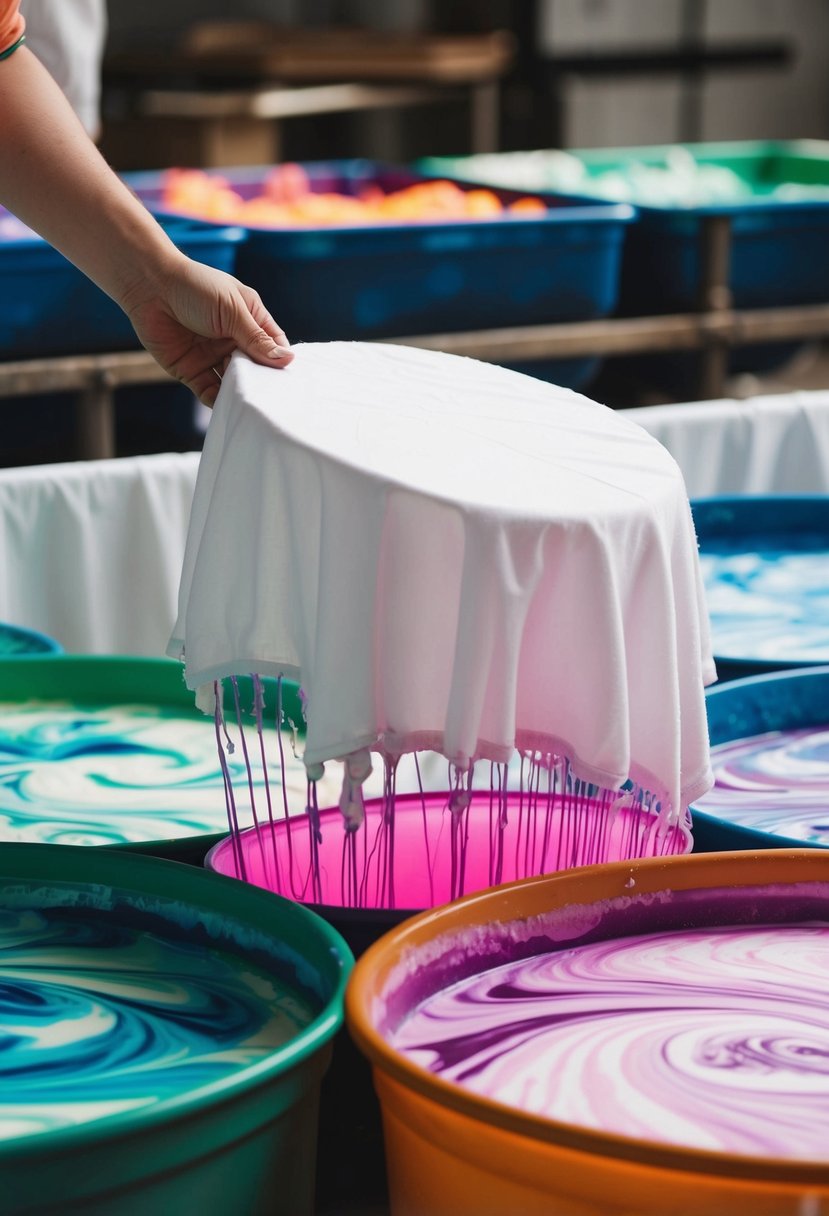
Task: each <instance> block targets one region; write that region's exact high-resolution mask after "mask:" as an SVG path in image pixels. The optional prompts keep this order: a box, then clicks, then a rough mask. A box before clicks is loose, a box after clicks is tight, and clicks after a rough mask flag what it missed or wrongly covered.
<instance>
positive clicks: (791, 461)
mask: <svg viewBox="0 0 829 1216" xmlns="http://www.w3.org/2000/svg"><path fill="white" fill-rule="evenodd" d="M625 417H626V418H630V419H631V420H632V421H634V422H638V423H639V424H640V425H641V426H643V427H645V429H646V430H647V431H648V432H649V433H650V434H651V435H653V436H654V438H656V439H658V440H659V442H660V443H662V444H664V445H665V447H666V448H667V449H668V451H669V452H670V453H671V455H672V456H673V458H674V459H675V460H676V461H677V463H678V464H679V467H680V468H681V469H682V472H683V476H684V477H685V485H686V488H687V490H688V494H689V496H690V497H691V498H705V497H708V496H710V495H715V494H829V393H827V392H802V393H787V394H785V395H780V396H769V397H752V398H749V399H748V400H745V401H730V400H725V401H698V402H693V403H691V404H689V405H656V406H646V407H645V408H643V409H634V410H626V411H625Z"/></svg>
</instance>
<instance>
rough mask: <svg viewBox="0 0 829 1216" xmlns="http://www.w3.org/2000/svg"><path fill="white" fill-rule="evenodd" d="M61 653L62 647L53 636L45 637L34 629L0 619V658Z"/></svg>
mask: <svg viewBox="0 0 829 1216" xmlns="http://www.w3.org/2000/svg"><path fill="white" fill-rule="evenodd" d="M62 653H63V647H62V646H61V644H60V642H58V641H57V640H56V639H55V638H50V637H47V635H46V634H45V633H39V632H38V631H37V630H36V629H24V628H23V626H22V625H9V624H7V623H6V622H4V621H0V659H12V658H23V657H28V656H30V655H36V654H62Z"/></svg>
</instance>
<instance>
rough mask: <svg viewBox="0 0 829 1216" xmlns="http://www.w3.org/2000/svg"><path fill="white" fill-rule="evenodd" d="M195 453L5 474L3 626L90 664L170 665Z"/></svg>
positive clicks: (0, 480)
mask: <svg viewBox="0 0 829 1216" xmlns="http://www.w3.org/2000/svg"><path fill="white" fill-rule="evenodd" d="M198 464H199V454H198V453H197V452H187V453H184V454H181V455H180V454H177V453H165V454H163V455H160V456H136V457H131V458H129V459H122V460H90V461H76V462H74V463H71V464H69V463H67V464H53V465H34V466H32V467H28V468H17V469H0V620H2V621H9V622H11V623H12V624H16V625H22V626H24V627H27V628H30V629H39V630H41V631H42V632H44V633H47V634H49V636H50V637H54V638H56V639H57V640H58V641H59V642H60V644H61V645H62V646H63V647H64V649H65V650H67V651H70V652H76V653H80V654H129V655H153V656H160V655H162V654H163V653H164V648H165V646H166V645H167V642H168V641H169V638H170V631H171V629H172V627H173V622H174V621H175V616H176V594H177V591H178V586H179V579H180V577H181V564H182V561H183V558H184V546H185V541H186V537H187V522H188V519H189V516H190V506H191V503H192V501H193V489H194V486H195V482H196V471H197V469H198Z"/></svg>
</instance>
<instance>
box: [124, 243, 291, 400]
mask: <svg viewBox="0 0 829 1216" xmlns="http://www.w3.org/2000/svg"><path fill="white" fill-rule="evenodd" d="M122 303H123V307H124V309H125V311H126V313H127V315H128V316H129V318H130V321H131V322H132V324H133V326H134V328H135V332H136V333H137V334H138V337H139V338H140V340H141V343H142V345H143V346H144V347H146V349H147V350H148V351H149V352H150V354H151V355H152V356H153V357H154V358H155V359H156V360H157V362H158V363H160V364H161V366H162V367H163V368H164V370H165V371H167V372H169V374H170V375H171V376H174V377H175V378H176V379H177V380H181V381H182V383H184V384H186V385H187V386H188V388H190V389H191V390H192V392H194V393H195V394H196V396H197V397H198V398H199V400H200V401H202V402H203V403H204V404H205V405H211V406H212V405H213V403H214V401H215V400H216V394H217V393H218V391H219V386H220V383H221V377H222V376H223V375H224V373H225V370H226V368H227V365H228V363H229V362H230V356H231V355H232V354H233V352H234V351H235V350H241V351H243V352H244V353H245V354H246V355H248V356H249V357H250V358H251V359H253V361H254V362H255V363H262V364H264V365H266V366H268V367H287V365H288V364H289V363H290V362H291V360H292V359H293V357H294V356H293V352H292V351H291V350H290V347H289V344H288V339H287V338H286V337H285V334H284V333H283V331H282V330H281V329H280V328H279V326H278V325H277V323H276V321H274V319H273V317H272V316H271V315H270V313H269V312H268V311H267V309H266V308H265V306H264V304H263V303H262V301H261V300H260V298H259V296H258V295H257V293H256V292H255V291H253V290H252V288H250V287H246V286H245V285H244V284H243V283H240V282H238V280H236V279H234V278H233V277H232V276H231V275H229V274H225V273H224V272H223V271H221V270H215V269H214V268H212V267H210V266H203V265H202V264H201V263H200V262H193V261H191V260H190V258H186V257H184V256H183V255H182V256H181V258H180V259H176V260H175V262H174V263H173V266H172V267H171V268H170V269H168V270H166V272H165V275H164V278H163V279H162V280H160V282H158V283H156V284H154V285H153V286H149V285H148V284H142V285H141V286H140V287H138V288H137V289H135V290H134V291H133V293H132V297H131V298H127V299H124V300H123V301H122Z"/></svg>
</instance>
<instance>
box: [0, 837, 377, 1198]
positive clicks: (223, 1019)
mask: <svg viewBox="0 0 829 1216" xmlns="http://www.w3.org/2000/svg"><path fill="white" fill-rule="evenodd" d="M0 937H2V939H3V949H2V950H0V959H2V962H0V991H2V993H3V1000H2V1001H1V1002H0V1041H2V1043H3V1051H2V1052H0V1111H2V1115H3V1118H2V1119H0V1126H2V1129H3V1135H2V1137H0V1195H2V1201H0V1207H2V1211H3V1214H4V1216H64V1214H65V1213H67V1212H77V1213H83V1216H147V1213H157V1214H158V1216H168V1214H169V1216H172V1214H173V1213H190V1212H193V1213H198V1214H199V1216H227V1214H228V1213H231V1212H232V1213H239V1216H265V1213H267V1214H268V1216H303V1214H307V1216H310V1213H311V1212H312V1211H313V1204H314V1194H313V1191H314V1182H313V1179H314V1165H315V1155H316V1136H317V1104H318V1091H319V1085H320V1081H321V1078H322V1075H323V1073H324V1071H325V1068H326V1066H327V1063H328V1059H329V1056H330V1052H331V1039H332V1037H333V1035H334V1034H335V1033H336V1031H337V1030H338V1028H339V1027H340V1025H341V1022H342V1005H343V994H344V989H345V984H346V981H347V978H348V975H349V972H350V969H351V966H352V962H353V960H352V958H351V955H350V952H349V951H348V948H347V947H346V945H345V943H344V942H343V941H342V939H341V938H340V937H339V936H338V934H337V933H335V932H334V930H332V929H331V928H330V927H329V926H328V925H326V924H325V923H324V922H323V921H321V920H320V919H319V918H318V917H316V916H315V915H313V914H312V913H310V912H308V911H307V910H306V909H304V908H302V907H300V906H299V905H296V904H292V903H290V902H288V901H286V900H282V899H280V898H278V897H277V896H273V895H270V894H268V893H267V892H264V891H261V890H258V889H257V888H255V887H252V886H249V885H247V884H245V883H239V882H234V881H232V880H230V879H223V878H220V877H219V876H217V875H214V874H208V873H207V872H205V871H203V870H199V869H196V868H195V867H189V866H181V865H176V864H175V863H172V862H166V861H162V860H159V859H157V858H150V857H136V856H130V855H128V854H126V853H116V852H113V851H110V850H104V849H82V848H66V847H57V846H49V845H8V846H5V847H4V848H3V849H2V851H0ZM171 960H172V962H171ZM277 1003H278V1007H277ZM298 1011H301V1014H302V1016H301V1017H299V1013H298ZM283 1016H284V1018H286V1019H288V1022H285V1023H284V1024H283V1020H282V1019H283ZM4 1023H5V1025H4ZM289 1023H290V1027H291V1028H290V1029H288V1030H286V1026H288V1024H289Z"/></svg>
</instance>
